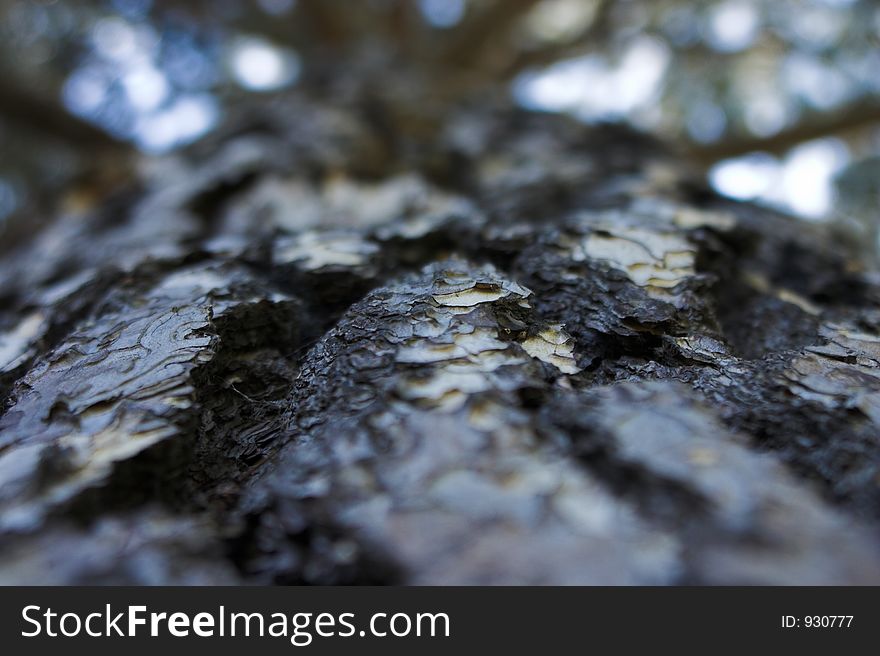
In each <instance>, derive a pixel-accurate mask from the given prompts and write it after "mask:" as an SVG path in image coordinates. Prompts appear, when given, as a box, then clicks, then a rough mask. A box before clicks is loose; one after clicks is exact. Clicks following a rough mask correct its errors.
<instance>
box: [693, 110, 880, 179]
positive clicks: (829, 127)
mask: <svg viewBox="0 0 880 656" xmlns="http://www.w3.org/2000/svg"><path fill="white" fill-rule="evenodd" d="M874 124H880V102H878V101H877V100H871V101H859V102H856V103H853V104H851V105H846V106H844V107H841V108H840V109H838V110H836V111H832V112H829V113H822V114H812V115H810V116H809V117H807V118H805V119H804V120H803V121H801V122H800V123H796V124H794V125H792V126H791V127H788V128H786V129H784V130H781V131H780V132H777V133H776V134H773V135H770V136H768V137H742V136H740V137H734V138H731V139H728V140H725V141H720V142H718V143H713V144H706V145H691V146H689V147H688V148H687V149H686V152H687V155H688V156H689V157H690V158H691V159H692V160H694V161H695V162H696V163H698V164H701V165H702V166H704V167H709V166H711V165H712V164H714V163H715V162H718V161H720V160H723V159H729V158H731V157H738V156H740V155H745V154H747V153H751V152H756V151H762V152H767V153H771V154H776V155H778V154H782V153H784V152H786V151H787V150H789V149H790V148H792V147H793V146H796V145H797V144H799V143H802V142H804V141H809V140H811V139H819V138H821V137H828V136H833V135H840V134H844V133H847V132H850V131H853V130H858V129H861V128H864V127H867V126H870V125H874Z"/></svg>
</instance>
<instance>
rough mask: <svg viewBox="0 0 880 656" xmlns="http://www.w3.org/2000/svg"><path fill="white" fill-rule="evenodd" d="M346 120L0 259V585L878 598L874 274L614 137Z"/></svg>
mask: <svg viewBox="0 0 880 656" xmlns="http://www.w3.org/2000/svg"><path fill="white" fill-rule="evenodd" d="M362 109H363V108H362V107H361V106H359V105H357V104H356V103H355V104H353V105H352V106H347V105H345V104H344V103H343V104H339V103H337V104H336V105H335V106H334V107H333V109H332V110H330V109H327V108H326V106H325V105H324V104H323V101H321V100H320V98H318V99H317V100H316V99H308V98H299V99H287V100H286V101H285V102H284V103H281V102H279V103H278V104H277V105H272V106H270V107H269V108H268V109H266V110H264V115H263V116H262V117H260V118H258V119H255V120H253V121H251V122H250V123H248V124H246V125H244V126H243V127H242V126H239V129H238V130H236V131H233V132H229V133H224V134H222V135H221V136H218V137H216V138H215V139H212V140H211V141H209V142H207V143H206V144H203V145H200V146H199V147H198V148H196V149H193V150H191V151H190V152H188V153H186V154H185V155H184V156H181V157H178V158H176V159H174V160H170V161H168V162H165V163H164V164H163V166H161V167H156V168H154V169H145V172H144V173H143V174H142V176H141V179H139V180H138V181H137V183H136V185H135V186H134V187H133V188H132V189H131V190H130V192H129V193H127V194H122V196H123V197H124V198H125V199H126V200H125V201H124V202H120V201H119V200H118V198H117V200H116V201H115V202H114V203H113V204H108V205H106V206H99V207H97V208H95V209H93V210H92V211H90V212H88V213H86V214H83V215H79V216H59V217H57V218H56V220H55V221H53V222H51V223H50V224H49V225H47V226H46V227H45V228H44V229H42V230H41V231H40V232H39V233H38V234H36V235H34V236H33V238H32V239H31V240H30V241H29V242H28V243H27V244H24V245H21V247H19V248H16V249H15V250H13V251H12V252H10V253H8V254H7V256H6V257H5V259H4V260H3V261H2V262H0V271H2V276H3V279H4V280H6V281H8V282H7V284H6V285H5V286H4V289H3V291H2V295H3V299H4V304H3V307H4V310H3V311H2V314H0V394H2V395H3V398H4V399H5V405H4V411H3V414H2V417H0V555H2V559H0V563H2V564H0V580H2V581H3V582H5V583H12V582H26V583H47V582H52V583H205V582H208V583H252V582H260V583H370V582H372V583H407V584H408V583H430V584H434V583H444V584H445V583H466V584H467V583H491V584H495V583H530V584H531V583H554V584H565V583H605V584H630V583H646V584H680V583H728V584H730V583H819V584H822V583H877V582H878V581H880V549H878V532H877V526H878V524H877V521H878V518H880V514H878V511H877V509H878V508H880V503H878V502H880V441H878V434H880V432H878V424H880V336H878V335H877V333H876V326H877V325H878V319H880V311H878V300H880V278H878V276H877V274H876V273H875V272H873V271H869V270H864V269H861V268H859V267H858V266H856V263H854V262H853V261H851V258H850V257H849V256H848V255H847V254H846V253H844V252H841V250H840V249H839V248H838V247H837V246H835V244H834V243H833V242H831V241H830V240H829V239H828V238H827V235H825V233H824V232H823V231H822V229H821V228H819V227H817V226H814V225H804V224H801V223H797V222H796V221H794V220H792V219H790V218H788V217H785V216H781V215H778V214H774V213H772V212H770V211H768V210H764V209H760V208H756V207H753V206H749V205H743V204H734V203H731V202H727V201H724V200H722V199H719V198H716V197H714V196H713V195H712V194H710V193H709V192H707V191H706V190H704V189H701V188H700V187H699V186H698V185H694V184H693V183H692V182H691V181H689V180H688V179H687V177H686V176H685V175H684V173H683V171H685V170H686V168H687V167H686V164H685V163H683V162H681V161H678V160H676V159H674V158H672V157H671V156H669V155H667V154H666V153H665V151H664V150H663V148H662V147H661V146H660V145H659V144H657V143H655V142H653V141H651V140H649V139H647V138H646V137H643V136H639V135H636V134H632V133H629V132H627V131H626V130H623V129H621V128H616V127H612V126H601V127H594V128H587V127H584V126H580V125H577V124H574V123H572V122H569V121H566V120H564V119H561V118H553V117H549V116H542V115H531V114H525V113H521V112H518V111H514V110H508V109H504V108H494V107H484V108H482V109H474V108H467V109H461V110H457V111H454V112H453V111H450V112H449V113H448V115H447V116H446V119H445V122H444V123H442V124H438V125H436V126H434V128H432V129H410V130H407V129H402V130H401V132H400V133H399V134H393V135H389V133H388V126H387V123H386V122H383V121H381V120H375V114H376V112H377V111H378V110H376V109H375V108H374V109H373V110H372V111H371V112H364V111H361V110H362ZM368 117H372V118H368Z"/></svg>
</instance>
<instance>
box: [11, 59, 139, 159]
mask: <svg viewBox="0 0 880 656" xmlns="http://www.w3.org/2000/svg"><path fill="white" fill-rule="evenodd" d="M0 117H3V118H4V119H6V120H8V121H9V122H11V123H14V124H16V125H18V126H20V127H24V128H26V129H29V130H32V131H33V132H35V133H36V134H39V135H41V136H45V137H49V138H54V139H56V140H59V141H62V142H64V143H67V144H69V145H71V146H74V147H76V148H77V149H81V150H84V151H87V152H94V151H95V150H99V151H105V152H111V151H120V152H121V151H128V150H130V149H131V146H130V145H129V144H127V143H125V142H122V141H119V140H118V139H115V138H114V137H112V136H111V135H109V134H108V133H107V132H104V131H103V130H101V129H100V128H98V127H95V126H93V125H91V124H90V123H87V122H86V121H84V120H82V119H79V118H77V117H76V116H74V115H73V114H71V113H70V112H68V111H67V110H66V109H65V108H64V107H63V106H62V105H61V102H60V101H59V100H57V99H54V98H52V99H50V98H46V97H44V96H42V95H39V94H37V93H36V92H35V91H33V90H32V89H30V88H29V87H28V86H27V85H25V84H23V83H21V82H20V81H19V80H16V78H15V76H13V75H10V74H9V72H8V71H5V74H4V75H3V91H2V93H0Z"/></svg>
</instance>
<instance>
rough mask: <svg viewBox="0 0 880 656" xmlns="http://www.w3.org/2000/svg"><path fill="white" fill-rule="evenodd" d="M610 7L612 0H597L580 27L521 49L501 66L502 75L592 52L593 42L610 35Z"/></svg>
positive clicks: (594, 48) (508, 76)
mask: <svg viewBox="0 0 880 656" xmlns="http://www.w3.org/2000/svg"><path fill="white" fill-rule="evenodd" d="M613 8H614V2H613V0H598V4H597V6H596V10H595V13H594V15H593V19H592V20H591V21H590V22H589V24H588V25H586V26H585V27H584V29H583V30H581V31H580V32H579V33H578V34H577V35H575V36H573V37H571V38H569V39H566V40H565V41H559V42H556V43H551V44H548V45H546V46H544V47H541V48H534V49H532V50H527V51H524V52H521V53H520V54H519V55H517V56H516V57H515V58H514V60H513V62H511V64H510V65H509V66H508V67H507V68H506V69H505V71H504V73H503V77H504V79H506V80H510V79H512V78H514V77H516V76H517V75H518V74H519V73H521V72H523V71H524V70H526V69H529V68H541V67H543V66H549V65H551V64H554V63H556V62H558V61H562V60H565V59H572V58H574V57H579V56H580V55H584V54H587V53H589V52H595V51H596V49H597V45H603V44H604V43H605V41H606V39H607V37H610V36H612V30H611V27H612V26H611V15H612V13H613V11H612V10H613Z"/></svg>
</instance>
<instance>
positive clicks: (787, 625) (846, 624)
mask: <svg viewBox="0 0 880 656" xmlns="http://www.w3.org/2000/svg"><path fill="white" fill-rule="evenodd" d="M853 617H854V616H853V615H802V616H796V615H783V616H782V619H781V626H782V628H784V629H849V628H852V625H853Z"/></svg>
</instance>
